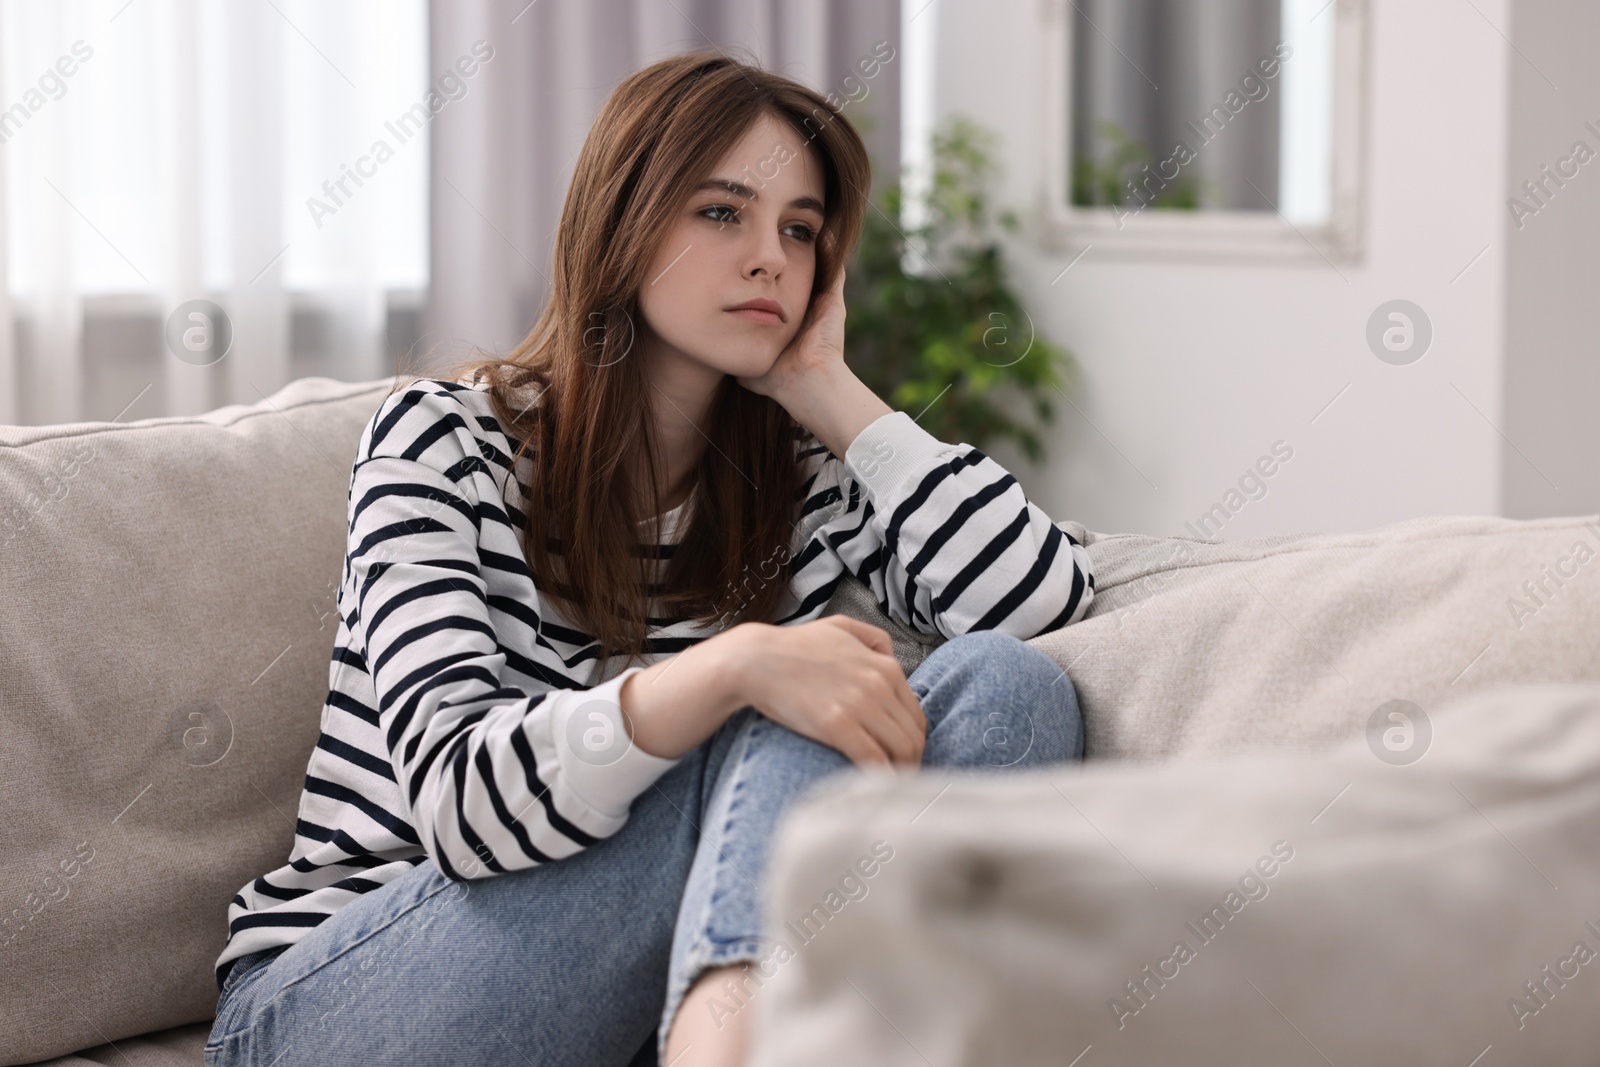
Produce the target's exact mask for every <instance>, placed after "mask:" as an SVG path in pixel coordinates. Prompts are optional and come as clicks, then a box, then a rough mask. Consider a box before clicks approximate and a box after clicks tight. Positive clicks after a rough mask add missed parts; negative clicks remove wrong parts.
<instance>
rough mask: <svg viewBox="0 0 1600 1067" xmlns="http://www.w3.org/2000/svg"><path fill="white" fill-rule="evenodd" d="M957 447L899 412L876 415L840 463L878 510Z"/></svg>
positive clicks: (851, 443)
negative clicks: (910, 479)
mask: <svg viewBox="0 0 1600 1067" xmlns="http://www.w3.org/2000/svg"><path fill="white" fill-rule="evenodd" d="M956 449H957V446H956V445H952V444H947V443H945V442H944V441H941V440H939V439H938V438H937V437H935V436H933V434H931V433H929V432H928V431H927V430H924V429H923V428H922V427H921V426H918V425H917V423H916V422H915V421H914V420H913V419H912V418H911V416H910V415H907V414H906V413H905V412H903V411H891V412H889V413H888V414H886V415H879V416H878V417H877V418H876V419H874V420H873V421H872V422H870V423H868V424H867V426H866V428H865V429H863V430H862V431H861V432H860V433H858V434H857V435H856V439H855V440H854V441H852V442H850V447H849V448H847V449H846V450H845V454H844V462H845V466H846V467H847V468H848V469H849V471H850V473H851V475H852V476H854V478H855V479H856V481H857V482H859V483H860V484H861V485H862V486H864V487H865V488H866V490H867V492H868V494H870V495H871V497H872V500H873V503H874V504H877V505H878V507H879V510H880V511H881V510H882V509H883V504H884V502H885V501H887V500H890V499H892V498H894V497H895V495H896V490H897V488H898V487H899V485H900V483H901V482H903V481H904V480H905V479H906V478H908V477H910V476H912V475H915V474H919V473H921V472H923V471H926V470H928V469H929V468H930V467H932V466H933V465H934V460H936V459H937V458H938V457H939V456H940V455H942V454H944V453H947V452H954V451H956Z"/></svg>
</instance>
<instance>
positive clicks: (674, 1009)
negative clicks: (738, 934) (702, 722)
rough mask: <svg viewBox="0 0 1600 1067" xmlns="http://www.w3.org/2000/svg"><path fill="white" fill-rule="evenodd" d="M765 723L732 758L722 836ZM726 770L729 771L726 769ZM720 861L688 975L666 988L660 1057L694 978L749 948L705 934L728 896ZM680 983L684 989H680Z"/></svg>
mask: <svg viewBox="0 0 1600 1067" xmlns="http://www.w3.org/2000/svg"><path fill="white" fill-rule="evenodd" d="M763 725H764V724H762V723H761V722H760V721H759V720H754V721H752V724H751V726H750V729H749V730H748V731H746V733H745V734H744V736H743V737H742V738H741V739H740V740H741V747H740V749H739V751H738V753H737V754H736V755H737V759H736V760H734V761H733V766H732V768H731V773H732V774H733V775H734V779H733V785H732V787H731V788H730V791H729V794H728V814H727V816H726V818H724V819H723V821H722V835H721V836H722V837H724V838H725V837H726V836H727V830H728V828H729V827H730V826H731V825H732V824H733V817H734V812H735V811H736V810H737V809H738V807H739V800H740V794H741V793H742V792H743V791H744V787H745V775H744V774H743V773H742V772H743V770H744V768H745V764H746V763H747V762H748V759H749V754H750V752H751V750H752V749H753V748H754V744H753V742H752V740H751V738H752V735H753V734H754V733H755V732H756V731H757V730H759V729H761V728H762V726H763ZM725 773H729V772H728V771H725ZM717 861H718V862H717V864H716V865H715V866H714V867H713V878H712V881H711V891H710V892H709V893H707V894H706V905H705V908H704V909H703V910H702V911H701V913H700V915H699V916H698V917H697V918H696V921H695V924H694V930H695V933H694V940H693V942H692V943H691V944H690V946H689V950H688V952H687V961H688V965H687V966H686V967H685V968H684V972H685V974H686V975H687V978H685V977H684V976H683V975H673V976H672V983H671V984H670V986H669V987H668V989H667V1003H666V1009H665V1012H664V1014H663V1017H662V1021H661V1025H660V1028H659V1029H658V1031H657V1036H658V1047H657V1057H658V1058H660V1056H662V1055H664V1054H665V1051H666V1035H667V1033H668V1032H669V1031H670V1030H671V1028H672V1023H673V1022H675V1021H676V1019H677V1016H678V1011H679V1009H681V1008H682V1006H683V1000H684V998H685V997H686V996H688V994H689V990H690V989H691V988H692V987H693V985H694V982H695V980H696V979H698V978H699V977H700V974H701V972H703V971H705V970H708V969H710V966H711V965H713V964H720V963H722V962H723V960H724V956H725V955H733V954H738V953H743V952H744V951H746V949H745V945H746V944H747V941H746V939H743V938H741V939H739V940H737V941H731V942H719V941H717V940H715V939H714V938H711V937H709V936H706V934H705V931H706V929H707V928H708V927H709V926H710V925H711V916H712V914H713V913H714V912H715V904H716V902H717V901H718V900H720V899H722V898H723V897H726V896H727V893H726V892H725V891H724V892H720V893H719V892H718V879H717V878H716V877H715V875H716V873H717V872H718V870H719V869H720V867H721V866H722V856H721V854H720V852H719V854H718V856H717ZM680 986H681V988H679V987H680Z"/></svg>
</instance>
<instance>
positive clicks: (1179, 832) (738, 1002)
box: [713, 684, 1600, 1067]
mask: <svg viewBox="0 0 1600 1067" xmlns="http://www.w3.org/2000/svg"><path fill="white" fill-rule="evenodd" d="M1433 728H1434V729H1433V735H1432V740H1431V744H1430V745H1429V746H1428V748H1427V751H1426V752H1425V753H1424V754H1423V756H1422V758H1420V759H1418V760H1415V761H1413V762H1411V763H1409V764H1395V763H1393V762H1390V761H1388V760H1386V759H1384V758H1381V757H1380V755H1379V754H1378V750H1375V749H1373V748H1372V747H1370V746H1369V744H1368V739H1367V738H1366V737H1365V736H1357V737H1353V738H1350V739H1348V740H1347V741H1346V742H1344V743H1342V744H1340V745H1336V746H1333V747H1332V748H1330V749H1328V750H1326V751H1323V752H1318V753H1296V752H1257V753H1248V754H1243V755H1234V756H1201V757H1195V758H1192V759H1184V760H1177V761H1172V762H1167V763H1159V764H1152V763H1144V762H1139V761H1121V762H1117V761H1102V762H1100V763H1088V764H1084V765H1082V766H1076V765H1074V766H1067V767H1057V768H1049V769H1039V770H1032V769H1030V770H1028V771H1018V772H1012V773H1003V774H996V773H994V772H992V771H988V772H985V771H953V770H947V771H934V770H927V771H923V772H922V773H920V774H918V775H915V776H903V775H895V774H893V773H891V772H885V771H866V772H863V773H861V774H859V775H853V776H850V775H847V776H843V777H842V778H840V779H837V780H836V781H834V782H832V783H830V784H825V785H823V786H820V787H819V788H818V790H817V791H816V792H815V793H814V794H812V795H810V796H808V797H807V798H804V799H803V800H802V801H801V802H800V803H798V804H797V805H795V806H794V807H793V808H791V809H790V811H789V813H788V814H787V815H786V817H785V819H784V820H782V821H781V822H780V825H779V827H778V830H777V836H776V840H775V845H774V851H773V857H772V867H771V881H770V883H769V895H768V905H767V925H768V932H769V934H770V935H771V936H772V937H773V938H774V939H775V941H774V943H773V944H772V945H771V946H770V947H769V950H768V952H767V954H766V957H765V958H764V959H763V960H762V961H760V962H759V963H758V964H757V965H756V968H755V970H754V971H753V973H752V975H751V977H749V978H746V979H744V980H743V981H742V983H741V984H742V986H743V989H744V992H743V993H739V994H738V996H737V998H736V997H735V992H737V990H738V986H736V984H735V983H731V982H730V983H728V985H729V987H730V990H732V992H730V993H729V994H728V1001H727V1002H726V1003H724V1004H723V1007H724V1008H725V1009H727V1010H730V1011H737V1010H743V1009H744V1008H745V1007H747V1006H753V1008H754V1011H755V1019H756V1023H757V1031H756V1032H757V1042H756V1048H755V1052H754V1055H753V1057H752V1059H751V1061H750V1062H751V1064H752V1065H753V1067H791V1065H793V1067H799V1065H801V1064H808V1065H809V1064H816V1063H826V1064H831V1065H838V1067H850V1065H855V1064H860V1065H863V1067H866V1065H871V1067H896V1065H904V1067H926V1065H927V1064H930V1063H939V1064H947V1063H948V1064H955V1063H984V1064H991V1063H992V1064H1008V1065H1012V1067H1030V1065H1034V1064H1038V1065H1041V1067H1042V1065H1046V1064H1048V1065H1052V1067H1064V1065H1070V1064H1079V1065H1080V1067H1115V1065H1130V1067H1132V1065H1144V1064H1161V1063H1206V1064H1224V1063H1227V1064H1234V1063H1238V1064H1257V1063H1260V1064H1267V1063H1270V1064H1288V1063H1295V1064H1324V1063H1335V1064H1373V1065H1384V1064H1394V1065H1397V1067H1402V1065H1403V1067H1410V1065H1412V1064H1419V1063H1430V1064H1456V1065H1459V1067H1467V1065H1468V1064H1473V1063H1478V1064H1480V1065H1488V1064H1529V1065H1535V1064H1537V1065H1540V1067H1561V1065H1572V1067H1578V1065H1585V1067H1586V1065H1589V1064H1593V1063H1594V1062H1595V1036H1596V1030H1597V1026H1596V1012H1595V1007H1596V1004H1597V1003H1600V863H1597V862H1596V856H1597V855H1600V685H1596V684H1589V685H1572V684H1568V685H1553V684H1552V685H1528V686H1518V685H1508V686H1501V687H1495V688H1492V689H1489V690H1486V691H1484V692H1482V693H1479V694H1476V695H1474V696H1472V697H1469V698H1466V699H1464V700H1458V701H1455V702H1452V703H1451V704H1449V705H1446V706H1444V707H1441V708H1439V709H1438V713H1437V714H1436V715H1435V716H1434V717H1433ZM778 942H782V943H783V945H784V946H786V948H787V951H785V949H784V948H780V946H779V944H778ZM714 1007H715V1002H714V1003H713V1008H714ZM1491 1047H1492V1051H1490V1049H1491ZM1485 1053H1487V1055H1485Z"/></svg>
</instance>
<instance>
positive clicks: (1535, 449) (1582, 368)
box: [1501, 0, 1600, 518]
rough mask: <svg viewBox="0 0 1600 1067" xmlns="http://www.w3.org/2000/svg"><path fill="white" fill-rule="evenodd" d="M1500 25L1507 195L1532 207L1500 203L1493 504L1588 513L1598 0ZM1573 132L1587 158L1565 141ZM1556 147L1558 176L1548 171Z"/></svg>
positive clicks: (1597, 210)
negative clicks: (1501, 311)
mask: <svg viewBox="0 0 1600 1067" xmlns="http://www.w3.org/2000/svg"><path fill="white" fill-rule="evenodd" d="M1510 37H1511V39H1512V40H1513V41H1514V42H1516V46H1517V51H1518V53H1519V54H1517V55H1515V56H1514V57H1513V59H1512V61H1511V86H1510V99H1511V121H1510V123H1509V128H1510V134H1511V136H1510V145H1509V148H1508V153H1507V164H1508V165H1507V168H1506V184H1507V196H1514V197H1516V198H1517V199H1518V200H1520V201H1522V203H1524V204H1526V205H1528V207H1529V208H1530V209H1532V208H1537V209H1538V210H1537V211H1536V212H1535V213H1534V214H1533V215H1531V216H1529V215H1526V214H1520V212H1519V217H1520V223H1521V224H1520V225H1518V224H1517V221H1514V217H1513V215H1512V212H1511V211H1510V210H1505V211H1503V213H1502V227H1503V231H1504V234H1505V238H1504V241H1505V248H1506V250H1507V251H1506V259H1507V263H1508V270H1507V291H1506V323H1505V353H1506V403H1505V406H1506V420H1505V425H1504V426H1503V429H1504V430H1505V433H1506V441H1505V442H1503V443H1502V447H1501V459H1502V469H1503V470H1504V472H1505V474H1504V478H1505V496H1504V506H1505V511H1506V514H1507V515H1514V516H1517V517H1518V518H1526V517H1532V516H1537V515H1578V514H1593V513H1594V512H1597V511H1600V462H1597V460H1600V417H1597V408H1600V332H1597V331H1596V330H1595V310H1596V305H1595V301H1596V297H1597V295H1600V240H1597V239H1600V132H1596V131H1600V63H1597V62H1596V61H1595V55H1594V51H1595V44H1596V42H1597V41H1600V5H1597V4H1595V3H1594V0H1517V2H1516V4H1515V11H1514V12H1513V17H1512V31H1511V33H1510ZM1591 127H1593V129H1591ZM1579 142H1582V143H1583V144H1584V145H1585V146H1586V148H1587V150H1588V152H1589V153H1590V155H1589V157H1588V158H1589V162H1587V163H1583V162H1581V161H1580V157H1581V155H1582V153H1577V152H1574V146H1575V145H1576V144H1578V143H1579ZM1563 157H1566V158H1568V159H1569V160H1570V161H1569V162H1567V163H1566V164H1565V165H1564V169H1565V170H1566V171H1567V172H1568V174H1569V175H1571V176H1570V177H1567V178H1563V177H1562V176H1561V175H1560V173H1559V172H1556V170H1557V168H1558V167H1563V164H1562V163H1561V160H1562V159H1563ZM1545 167H1549V168H1550V169H1551V171H1552V172H1556V173H1555V176H1554V177H1553V178H1551V177H1548V176H1547V174H1546V172H1545V171H1544V168H1545ZM1574 169H1576V171H1577V173H1576V174H1572V172H1573V170H1574ZM1528 181H1534V182H1539V181H1543V182H1544V183H1545V184H1544V189H1543V192H1542V194H1541V196H1540V200H1542V201H1543V203H1542V204H1541V203H1540V201H1539V200H1533V199H1532V198H1531V197H1529V195H1528V194H1527V193H1526V192H1524V191H1523V188H1522V186H1523V183H1525V182H1528ZM1558 183H1559V184H1558Z"/></svg>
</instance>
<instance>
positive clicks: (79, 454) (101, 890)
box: [0, 378, 392, 1064]
mask: <svg viewBox="0 0 1600 1067" xmlns="http://www.w3.org/2000/svg"><path fill="white" fill-rule="evenodd" d="M391 384H392V383H391V380H389V379H383V380H381V381H373V382H365V383H355V384H350V383H343V382H336V381H333V380H331V379H326V378H304V379H300V380H298V381H295V382H292V383H290V384H289V385H287V386H285V387H284V388H283V389H281V390H279V391H278V392H276V393H275V394H273V395H272V396H271V397H269V398H267V399H265V400H263V401H262V402H260V403H257V404H250V405H231V406H228V407H224V408H220V409H217V410H215V411H212V412H208V413H206V414H204V415H199V416H192V417H167V418H157V419H145V420H140V421H135V422H129V423H124V424H113V423H105V422H98V423H74V424H65V425H55V426H42V427H15V426H10V427H3V428H0V500H4V501H6V502H7V505H8V507H9V511H8V517H9V521H8V522H0V544H3V546H4V547H3V550H0V589H4V590H5V595H6V610H5V612H4V615H3V618H0V663H4V665H5V673H4V680H3V683H0V779H3V780H4V782H5V798H6V799H5V811H4V817H3V818H0V835H3V840H0V893H3V894H4V895H3V897H0V922H3V923H4V925H3V926H0V1063H3V1064H16V1063H25V1062H30V1061H34V1060H39V1059H44V1058H46V1057H49V1056H55V1055H60V1054H62V1053H67V1052H71V1051H74V1050H76V1049H82V1048H87V1047H91V1046H97V1045H101V1044H103V1043H105V1042H107V1041H119V1040H120V1039H122V1038H125V1037H128V1036H129V1035H135V1034H142V1033H145V1032H147V1031H152V1030H163V1029H166V1028H169V1027H176V1026H181V1025H183V1024H187V1023H195V1022H198V1021H202V1020H208V1019H210V1018H211V1017H212V1015H213V1013H214V1010H215V1007H216V1000H217V989H216V983H215V980H214V979H213V976H212V968H213V965H214V964H215V962H216V957H217V955H218V953H220V952H221V950H222V944H223V937H224V932H225V931H226V929H227V908H228V901H229V899H230V898H231V897H232V896H233V894H234V893H236V892H237V891H238V888H239V886H241V885H243V884H244V883H245V882H246V881H248V880H249V879H250V878H252V877H254V876H255V875H257V874H260V873H261V872H263V871H265V870H269V869H271V868H272V867H276V866H278V865H279V864H281V863H282V862H283V860H284V857H285V856H287V855H288V854H289V849H290V848H291V846H292V844H293V841H294V822H293V820H294V816H295V812H296V810H297V807H298V804H299V798H300V787H301V783H302V781H303V779H304V775H305V767H306V760H307V757H308V755H309V753H310V751H311V748H312V746H313V745H314V744H315V743H316V739H317V735H318V731H319V716H320V711H321V708H322V703H323V699H324V697H325V696H326V695H327V685H328V660H329V657H330V655H331V654H332V650H333V640H334V632H335V629H336V627H337V624H338V615H337V614H336V612H335V609H334V591H335V589H336V588H337V583H338V581H339V576H340V568H341V564H342V561H343V555H344V540H345V495H346V492H347V490H348V485H349V478H350V466H351V463H352V462H353V461H354V458H355V449H356V444H357V442H358V440H359V438H360V436H361V431H362V429H363V427H364V426H365V425H366V422H367V420H368V419H369V418H370V417H371V415H372V413H373V412H374V411H375V410H377V407H378V405H379V403H380V402H381V400H382V399H383V397H384V395H386V393H387V391H388V389H389V387H390V385H391Z"/></svg>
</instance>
